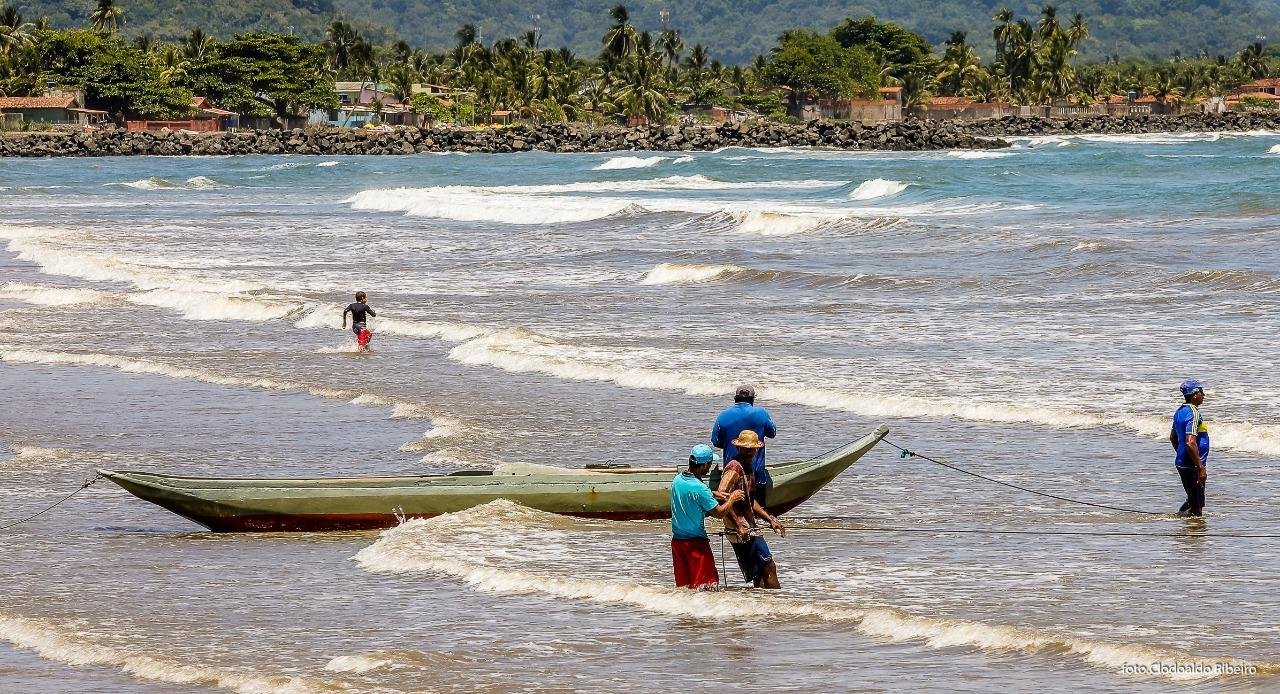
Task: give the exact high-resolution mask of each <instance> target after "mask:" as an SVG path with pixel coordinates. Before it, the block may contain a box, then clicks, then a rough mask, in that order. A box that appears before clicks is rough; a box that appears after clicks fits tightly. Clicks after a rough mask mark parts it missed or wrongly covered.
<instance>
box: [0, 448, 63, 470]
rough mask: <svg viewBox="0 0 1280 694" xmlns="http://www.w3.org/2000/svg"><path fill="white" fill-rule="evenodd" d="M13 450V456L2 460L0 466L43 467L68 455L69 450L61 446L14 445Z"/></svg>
mask: <svg viewBox="0 0 1280 694" xmlns="http://www.w3.org/2000/svg"><path fill="white" fill-rule="evenodd" d="M11 450H12V451H13V456H12V457H10V458H8V459H7V460H0V467H8V468H22V467H41V466H44V465H47V464H48V463H50V462H54V461H57V460H59V459H61V458H65V457H66V456H67V451H65V450H63V449H61V448H41V447H39V446H14V447H11Z"/></svg>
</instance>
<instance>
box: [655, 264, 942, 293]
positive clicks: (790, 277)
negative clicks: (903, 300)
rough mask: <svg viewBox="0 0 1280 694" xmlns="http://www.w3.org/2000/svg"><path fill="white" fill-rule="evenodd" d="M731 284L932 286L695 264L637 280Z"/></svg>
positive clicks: (660, 269) (665, 267)
mask: <svg viewBox="0 0 1280 694" xmlns="http://www.w3.org/2000/svg"><path fill="white" fill-rule="evenodd" d="M724 281H735V282H742V283H746V284H786V285H795V286H801V287H808V288H813V289H831V288H837V287H864V288H868V289H889V288H916V289H918V288H921V287H926V286H929V285H932V284H933V283H934V280H932V279H929V278H920V277H912V278H898V277H886V276H883V275H870V274H865V273H858V274H854V275H824V274H818V273H812V272H796V271H792V270H759V269H753V268H746V267H742V266H740V265H698V264H686V263H662V264H660V265H656V266H654V267H653V269H651V270H649V271H648V272H647V273H645V275H644V277H643V278H642V279H641V280H640V283H641V284H647V285H681V284H703V283H708V282H724Z"/></svg>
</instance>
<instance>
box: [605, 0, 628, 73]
mask: <svg viewBox="0 0 1280 694" xmlns="http://www.w3.org/2000/svg"><path fill="white" fill-rule="evenodd" d="M609 16H610V17H613V26H610V27H609V30H608V31H606V32H605V34H604V37H603V38H601V39H600V43H602V44H604V53H603V54H602V56H601V58H602V59H603V60H604V61H605V63H606V67H607V68H612V67H615V66H617V65H619V64H621V63H622V61H623V60H624V59H625V58H627V57H629V56H631V54H632V53H634V52H635V49H636V29H635V27H633V26H631V22H630V20H631V15H630V14H629V13H628V12H627V8H626V7H624V6H622V5H618V6H616V7H614V8H613V9H611V10H609Z"/></svg>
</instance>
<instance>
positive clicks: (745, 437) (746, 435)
mask: <svg viewBox="0 0 1280 694" xmlns="http://www.w3.org/2000/svg"><path fill="white" fill-rule="evenodd" d="M733 445H735V446H737V447H738V448H764V441H761V440H760V437H759V436H757V435H756V432H754V431H752V430H750V429H743V430H742V433H740V434H738V438H736V439H734V440H733Z"/></svg>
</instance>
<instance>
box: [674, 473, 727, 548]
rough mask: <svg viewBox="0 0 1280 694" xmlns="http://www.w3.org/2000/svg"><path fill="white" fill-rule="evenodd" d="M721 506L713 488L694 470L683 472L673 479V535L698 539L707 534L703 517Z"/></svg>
mask: <svg viewBox="0 0 1280 694" xmlns="http://www.w3.org/2000/svg"><path fill="white" fill-rule="evenodd" d="M716 506H719V504H717V503H716V498H715V497H714V496H711V490H710V489H709V488H708V487H707V485H706V484H704V483H703V482H702V480H700V479H698V477H697V476H696V475H694V474H693V473H692V472H682V473H680V474H678V475H676V478H675V479H674V480H671V537H673V538H675V539H677V540H696V539H698V538H704V537H706V536H707V529H706V528H705V527H703V525H702V519H703V518H705V517H706V516H707V511H710V510H711V509H713V508H715V507H716Z"/></svg>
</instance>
